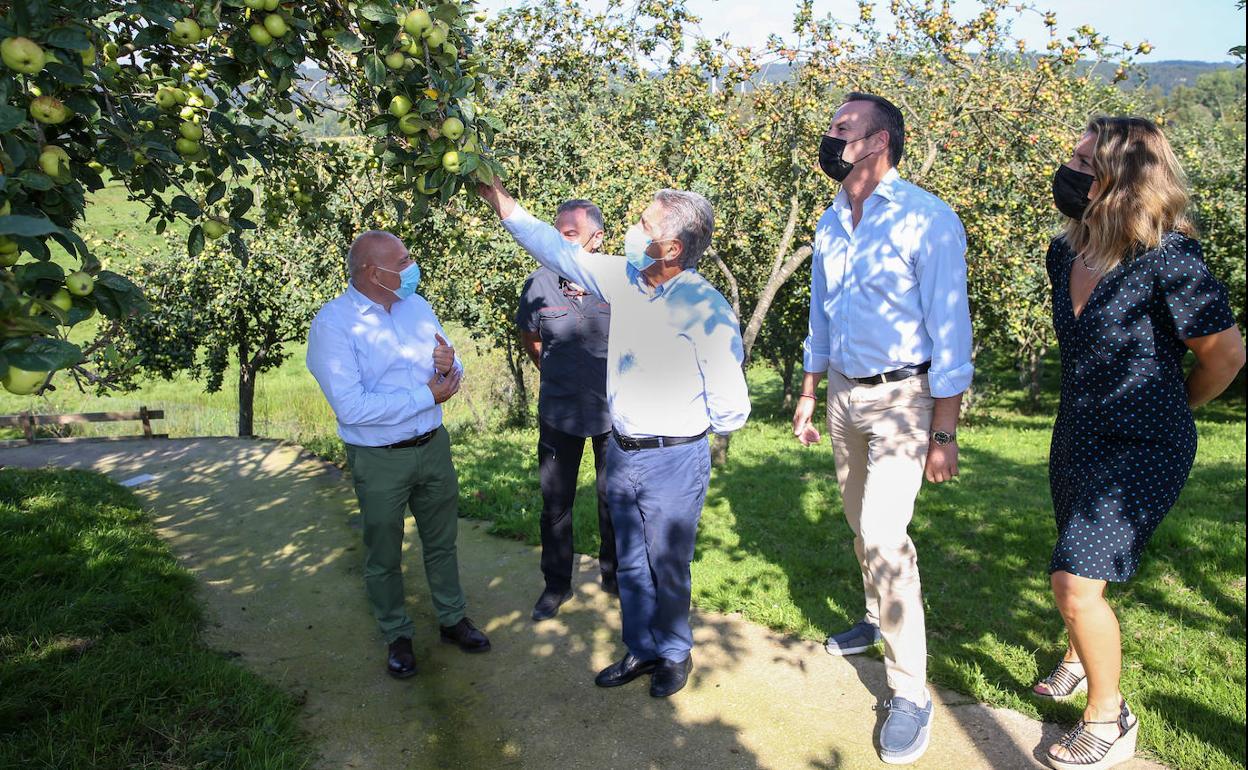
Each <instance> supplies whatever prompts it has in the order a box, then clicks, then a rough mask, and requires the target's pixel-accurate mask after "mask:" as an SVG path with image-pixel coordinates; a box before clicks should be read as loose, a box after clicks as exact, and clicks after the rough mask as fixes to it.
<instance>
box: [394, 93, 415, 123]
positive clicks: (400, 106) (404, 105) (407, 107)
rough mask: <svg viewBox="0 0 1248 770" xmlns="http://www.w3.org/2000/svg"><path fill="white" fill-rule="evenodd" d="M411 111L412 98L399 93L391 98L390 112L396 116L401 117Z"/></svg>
mask: <svg viewBox="0 0 1248 770" xmlns="http://www.w3.org/2000/svg"><path fill="white" fill-rule="evenodd" d="M411 111H412V100H411V99H408V98H407V97H406V96H404V95H403V94H398V95H396V96H395V97H394V98H393V99H391V100H390V114H391V115H393V116H395V117H396V118H401V117H403V116H404V115H406V114H407V113H409V112H411Z"/></svg>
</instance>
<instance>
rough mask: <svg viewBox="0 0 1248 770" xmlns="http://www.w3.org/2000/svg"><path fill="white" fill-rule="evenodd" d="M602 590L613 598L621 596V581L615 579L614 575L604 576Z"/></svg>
mask: <svg viewBox="0 0 1248 770" xmlns="http://www.w3.org/2000/svg"><path fill="white" fill-rule="evenodd" d="M602 590H603V591H606V592H607V593H609V594H611V595H612V596H619V595H620V583H619V581H617V580H616V579H615V576H614V575H612V576H610V577H608V576H606V575H603V576H602Z"/></svg>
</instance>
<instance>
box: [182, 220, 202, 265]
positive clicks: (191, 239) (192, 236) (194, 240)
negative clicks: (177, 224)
mask: <svg viewBox="0 0 1248 770" xmlns="http://www.w3.org/2000/svg"><path fill="white" fill-rule="evenodd" d="M203 250H204V228H203V226H202V225H199V224H196V225H195V226H194V227H192V228H191V232H190V233H188V234H187V236H186V253H187V255H188V256H191V257H198V256H199V255H200V254H201V253H202V252H203Z"/></svg>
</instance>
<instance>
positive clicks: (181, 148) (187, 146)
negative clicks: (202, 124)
mask: <svg viewBox="0 0 1248 770" xmlns="http://www.w3.org/2000/svg"><path fill="white" fill-rule="evenodd" d="M174 148H175V149H177V151H178V154H179V155H181V156H182V157H184V158H185V157H186V156H188V155H195V154H196V153H198V152H199V149H200V145H199V142H196V141H194V140H192V139H185V138H182V137H178V141H176V142H174Z"/></svg>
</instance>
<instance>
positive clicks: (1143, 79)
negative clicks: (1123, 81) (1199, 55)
mask: <svg viewBox="0 0 1248 770" xmlns="http://www.w3.org/2000/svg"><path fill="white" fill-rule="evenodd" d="M1238 66H1239V65H1238V64H1237V63H1236V62H1232V61H1224V62H1208V61H1179V60H1175V61H1156V62H1148V63H1147V64H1139V65H1137V66H1136V75H1135V76H1134V77H1131V78H1129V79H1128V80H1127V82H1128V83H1130V84H1131V85H1143V86H1144V87H1145V88H1153V87H1157V88H1160V89H1161V91H1162V93H1163V94H1166V95H1169V94H1170V92H1171V91H1173V90H1174V89H1175V87H1176V86H1190V85H1192V84H1193V83H1195V82H1196V78H1197V77H1199V76H1200V75H1203V74H1205V73H1206V72H1214V71H1216V70H1229V69H1235V68H1236V67H1238Z"/></svg>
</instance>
